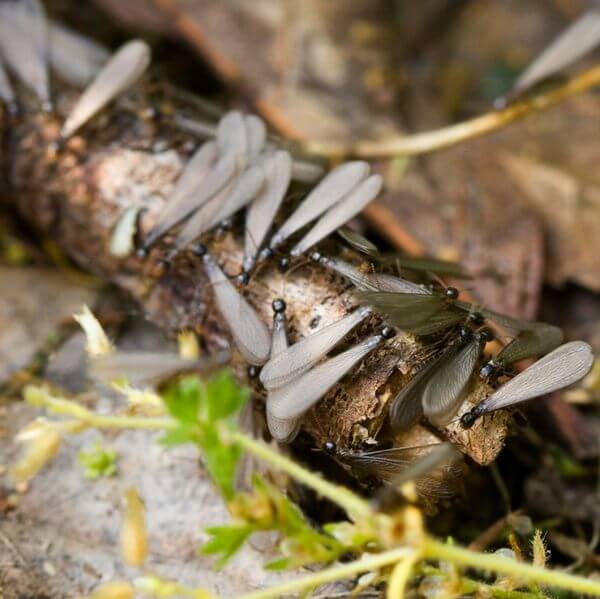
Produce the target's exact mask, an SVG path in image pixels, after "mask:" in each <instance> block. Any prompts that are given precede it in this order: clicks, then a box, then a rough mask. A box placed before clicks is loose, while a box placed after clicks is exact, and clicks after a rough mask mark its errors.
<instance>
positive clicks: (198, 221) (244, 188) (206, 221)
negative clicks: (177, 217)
mask: <svg viewBox="0 0 600 599" xmlns="http://www.w3.org/2000/svg"><path fill="white" fill-rule="evenodd" d="M264 182H265V173H264V170H263V168H262V166H259V165H256V166H251V167H249V168H248V169H246V170H245V171H244V172H243V173H242V174H241V175H240V176H239V177H238V178H236V179H233V180H232V181H230V183H229V184H228V185H226V186H225V187H224V188H223V189H222V190H221V191H220V192H219V193H218V194H217V195H216V196H214V197H213V198H212V199H211V200H209V201H208V202H207V203H206V204H204V205H203V206H202V207H201V208H199V209H198V210H197V211H196V212H195V213H194V214H193V215H192V216H191V218H190V219H189V220H188V221H187V222H186V223H185V225H184V226H183V228H182V229H181V231H180V232H179V233H178V234H177V237H176V238H175V242H174V246H175V249H176V250H183V249H184V248H186V247H187V246H188V245H190V244H191V243H192V242H193V241H195V240H196V239H198V238H199V237H200V236H201V235H203V234H204V233H206V232H207V231H210V230H211V229H212V228H214V227H216V226H217V225H218V224H219V223H220V222H221V221H223V220H224V219H226V218H228V217H230V216H232V215H233V214H235V213H236V212H237V211H238V210H241V209H242V208H243V207H244V206H246V205H247V204H249V203H250V202H251V201H252V199H253V198H255V197H256V195H257V194H258V193H259V192H260V190H261V188H262V187H263V185H264Z"/></svg>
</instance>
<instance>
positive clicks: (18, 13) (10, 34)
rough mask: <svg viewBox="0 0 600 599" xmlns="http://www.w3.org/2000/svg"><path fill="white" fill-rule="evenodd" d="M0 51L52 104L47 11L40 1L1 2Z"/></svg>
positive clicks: (45, 105)
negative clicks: (48, 64) (48, 66)
mask: <svg viewBox="0 0 600 599" xmlns="http://www.w3.org/2000/svg"><path fill="white" fill-rule="evenodd" d="M0 54H1V55H2V57H3V58H4V61H5V63H6V65H7V66H8V68H9V69H10V70H11V71H12V72H13V73H14V74H15V75H16V76H17V77H18V79H19V80H20V81H21V82H22V83H23V84H24V85H25V86H26V87H27V88H29V89H30V90H31V91H33V92H34V93H35V95H36V96H37V97H38V99H39V100H40V102H41V104H42V107H43V109H44V110H49V109H50V107H51V101H50V85H49V81H48V68H47V61H48V32H47V26H46V13H45V11H44V7H43V6H42V4H41V2H39V0H8V1H5V2H0Z"/></svg>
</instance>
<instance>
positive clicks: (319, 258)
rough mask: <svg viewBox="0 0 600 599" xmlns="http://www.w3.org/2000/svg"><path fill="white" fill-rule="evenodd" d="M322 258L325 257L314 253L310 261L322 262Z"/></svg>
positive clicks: (319, 253)
mask: <svg viewBox="0 0 600 599" xmlns="http://www.w3.org/2000/svg"><path fill="white" fill-rule="evenodd" d="M322 257H323V256H322V255H321V252H313V253H312V254H311V255H310V259H311V260H312V261H313V262H320V261H321V258H322Z"/></svg>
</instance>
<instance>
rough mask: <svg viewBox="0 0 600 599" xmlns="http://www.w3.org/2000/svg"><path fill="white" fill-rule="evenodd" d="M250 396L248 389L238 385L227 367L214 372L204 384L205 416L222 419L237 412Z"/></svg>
mask: <svg viewBox="0 0 600 599" xmlns="http://www.w3.org/2000/svg"><path fill="white" fill-rule="evenodd" d="M249 397H250V390H249V389H248V388H246V387H241V386H240V385H238V384H237V383H236V382H235V381H234V379H233V376H232V373H231V371H230V370H229V369H223V370H221V371H220V372H218V373H217V374H215V375H214V376H213V377H212V378H211V379H210V380H209V381H208V382H207V384H206V401H207V406H206V410H207V418H208V420H209V421H210V422H215V421H217V420H223V419H224V418H228V417H230V416H233V415H234V414H235V413H236V412H238V411H239V410H240V409H241V408H242V407H243V406H244V404H245V403H246V402H247V401H248V398H249Z"/></svg>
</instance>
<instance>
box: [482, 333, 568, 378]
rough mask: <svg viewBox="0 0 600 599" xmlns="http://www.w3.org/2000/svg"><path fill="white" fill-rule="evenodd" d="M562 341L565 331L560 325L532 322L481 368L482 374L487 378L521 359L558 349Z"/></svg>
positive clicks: (535, 356)
mask: <svg viewBox="0 0 600 599" xmlns="http://www.w3.org/2000/svg"><path fill="white" fill-rule="evenodd" d="M562 341H563V332H562V330H561V329H560V328H559V327H556V326H553V325H551V324H546V323H544V322H532V323H530V324H529V327H528V328H527V329H524V330H523V331H521V332H520V333H519V334H518V335H517V336H516V337H515V338H514V339H513V340H512V341H510V342H509V343H508V344H507V345H506V346H505V347H504V348H503V349H502V351H500V353H499V354H498V355H497V356H496V357H494V358H493V359H492V360H490V361H489V362H488V363H487V364H486V365H485V366H484V367H483V368H482V369H481V376H482V377H484V378H487V377H489V376H491V375H492V374H494V373H495V372H497V371H499V370H503V369H505V368H507V367H509V366H511V365H512V364H514V363H516V362H519V361H520V360H525V359H527V358H537V357H539V356H542V355H544V354H547V353H548V352H550V351H552V350H553V349H556V348H557V347H558V346H559V345H560V344H561V343H562Z"/></svg>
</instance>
